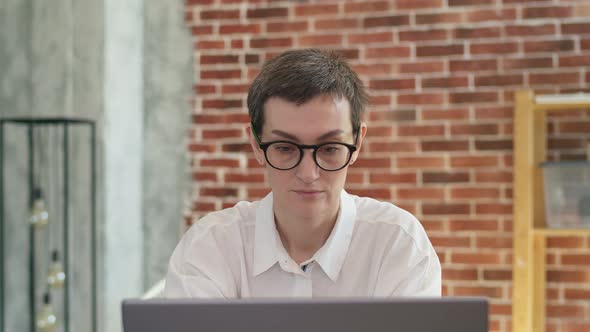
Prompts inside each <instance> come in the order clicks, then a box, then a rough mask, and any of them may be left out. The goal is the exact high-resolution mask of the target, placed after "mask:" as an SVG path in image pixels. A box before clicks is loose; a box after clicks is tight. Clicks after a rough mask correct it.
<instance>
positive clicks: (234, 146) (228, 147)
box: [221, 143, 252, 153]
mask: <svg viewBox="0 0 590 332" xmlns="http://www.w3.org/2000/svg"><path fill="white" fill-rule="evenodd" d="M221 151H223V152H246V153H247V152H250V151H252V147H251V146H250V143H225V144H222V145H221Z"/></svg>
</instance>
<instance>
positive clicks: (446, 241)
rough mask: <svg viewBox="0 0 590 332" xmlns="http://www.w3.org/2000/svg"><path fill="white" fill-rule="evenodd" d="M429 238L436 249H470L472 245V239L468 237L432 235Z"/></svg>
mask: <svg viewBox="0 0 590 332" xmlns="http://www.w3.org/2000/svg"><path fill="white" fill-rule="evenodd" d="M428 238H429V239H430V242H432V245H433V246H434V247H435V248H469V247H470V244H471V239H470V238H469V237H466V236H463V237H460V236H456V235H453V236H440V235H430V236H429V237H428Z"/></svg>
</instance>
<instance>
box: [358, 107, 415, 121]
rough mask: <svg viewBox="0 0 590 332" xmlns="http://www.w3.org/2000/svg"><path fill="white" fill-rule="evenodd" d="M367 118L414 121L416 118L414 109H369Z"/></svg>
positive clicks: (372, 119)
mask: <svg viewBox="0 0 590 332" xmlns="http://www.w3.org/2000/svg"><path fill="white" fill-rule="evenodd" d="M369 119H370V120H371V121H395V122H400V121H414V120H416V111H415V110H401V109H396V110H393V111H371V112H370V113H369Z"/></svg>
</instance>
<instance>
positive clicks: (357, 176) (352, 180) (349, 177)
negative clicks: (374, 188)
mask: <svg viewBox="0 0 590 332" xmlns="http://www.w3.org/2000/svg"><path fill="white" fill-rule="evenodd" d="M346 183H349V184H365V183H366V181H365V175H364V173H362V172H360V173H356V172H351V171H349V172H348V173H347V174H346Z"/></svg>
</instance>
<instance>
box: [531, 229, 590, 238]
mask: <svg viewBox="0 0 590 332" xmlns="http://www.w3.org/2000/svg"><path fill="white" fill-rule="evenodd" d="M533 232H534V233H535V234H539V235H542V236H587V235H590V228H535V229H534V230H533Z"/></svg>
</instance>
